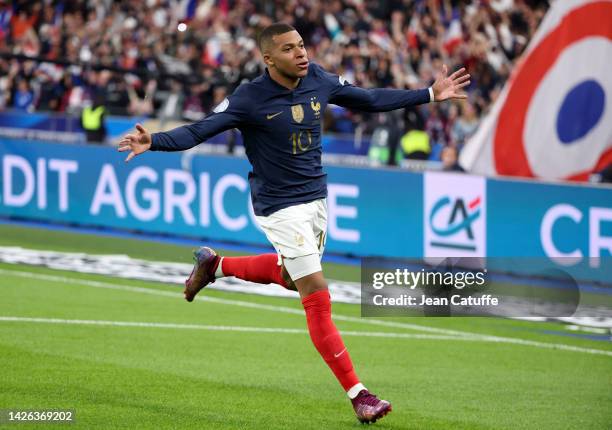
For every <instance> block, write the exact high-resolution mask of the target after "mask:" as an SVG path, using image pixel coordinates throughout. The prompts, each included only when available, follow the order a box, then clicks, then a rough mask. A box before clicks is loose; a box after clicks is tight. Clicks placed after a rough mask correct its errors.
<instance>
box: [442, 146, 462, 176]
mask: <svg viewBox="0 0 612 430" xmlns="http://www.w3.org/2000/svg"><path fill="white" fill-rule="evenodd" d="M441 159H442V170H444V171H446V172H465V170H464V169H463V167H461V166H460V165H459V163H458V162H457V148H456V147H455V146H452V145H450V146H447V147H445V148H444V149H443V150H442V155H441Z"/></svg>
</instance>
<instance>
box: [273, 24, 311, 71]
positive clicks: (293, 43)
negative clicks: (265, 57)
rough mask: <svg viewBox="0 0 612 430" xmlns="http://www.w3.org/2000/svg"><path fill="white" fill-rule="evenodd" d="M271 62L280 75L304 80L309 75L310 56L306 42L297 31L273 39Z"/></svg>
mask: <svg viewBox="0 0 612 430" xmlns="http://www.w3.org/2000/svg"><path fill="white" fill-rule="evenodd" d="M272 40H273V41H274V45H273V46H272V49H270V53H269V57H270V58H269V60H270V62H271V63H272V64H268V65H269V66H272V67H275V68H276V69H277V70H278V71H279V73H281V74H283V75H285V76H287V77H289V78H303V77H304V76H306V74H307V73H308V55H307V54H306V48H305V47H304V41H303V40H302V37H301V36H300V33H298V32H297V31H289V32H287V33H283V34H277V35H276V36H274V37H273V38H272Z"/></svg>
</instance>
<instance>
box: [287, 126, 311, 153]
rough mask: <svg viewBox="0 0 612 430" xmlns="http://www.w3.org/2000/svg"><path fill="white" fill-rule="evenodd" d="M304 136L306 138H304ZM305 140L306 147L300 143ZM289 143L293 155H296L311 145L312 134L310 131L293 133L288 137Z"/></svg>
mask: <svg viewBox="0 0 612 430" xmlns="http://www.w3.org/2000/svg"><path fill="white" fill-rule="evenodd" d="M304 135H306V136H304ZM303 140H305V141H306V142H308V144H307V145H304V144H303V143H302V141H303ZM289 141H290V142H291V144H292V145H293V154H294V155H295V154H297V153H298V151H299V152H305V151H306V150H307V149H308V148H310V145H312V133H310V130H302V131H300V132H293V133H291V136H290V137H289Z"/></svg>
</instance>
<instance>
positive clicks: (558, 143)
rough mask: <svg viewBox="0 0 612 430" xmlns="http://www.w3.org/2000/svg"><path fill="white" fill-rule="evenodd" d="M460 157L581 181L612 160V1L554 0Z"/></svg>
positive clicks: (488, 170)
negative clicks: (489, 110)
mask: <svg viewBox="0 0 612 430" xmlns="http://www.w3.org/2000/svg"><path fill="white" fill-rule="evenodd" d="M459 162H460V164H461V165H462V166H463V167H464V168H465V169H466V170H467V171H469V172H472V173H478V174H484V175H507V176H523V177H535V178H542V179H568V180H578V181H581V180H582V181H584V180H587V179H588V176H589V174H590V173H591V172H594V171H598V170H601V169H602V168H604V167H605V166H607V165H608V164H610V163H612V0H603V1H602V0H598V1H588V0H556V1H555V2H554V3H553V4H552V6H551V8H550V10H549V11H548V13H547V15H546V16H545V17H544V19H543V20H542V23H541V25H540V28H539V29H538V31H537V32H536V34H535V35H534V37H533V39H532V40H531V42H530V44H529V46H528V47H527V50H526V52H525V53H524V54H523V57H522V59H521V61H520V63H519V64H518V65H517V67H516V69H515V70H514V71H513V73H512V76H511V78H510V79H509V81H508V83H507V84H506V86H505V87H504V89H503V91H502V92H501V94H500V96H499V98H498V99H497V101H496V102H495V104H494V106H493V107H492V109H491V112H490V113H489V114H488V115H487V117H486V118H485V119H484V120H483V122H482V124H481V126H480V128H479V129H478V131H477V133H476V134H475V135H474V136H473V137H472V139H470V141H469V142H468V143H467V145H466V146H465V148H464V149H463V151H462V152H461V156H460V159H459Z"/></svg>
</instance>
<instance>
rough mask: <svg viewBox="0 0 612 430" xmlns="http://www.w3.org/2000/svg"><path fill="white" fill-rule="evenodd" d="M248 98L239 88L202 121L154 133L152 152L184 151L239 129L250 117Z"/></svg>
mask: <svg viewBox="0 0 612 430" xmlns="http://www.w3.org/2000/svg"><path fill="white" fill-rule="evenodd" d="M248 113H249V110H248V98H247V97H246V95H245V91H243V90H241V88H240V87H239V88H238V89H237V90H236V91H235V92H234V93H233V94H232V95H230V96H229V97H227V98H225V99H224V100H223V101H222V102H221V103H219V104H218V105H217V106H216V107H215V108H214V110H213V112H212V113H211V114H210V115H208V116H207V117H206V118H204V119H203V120H201V121H198V122H195V123H193V124H189V125H184V126H181V127H177V128H175V129H172V130H170V131H165V132H161V133H153V135H152V136H151V139H152V144H151V151H183V150H186V149H189V148H193V147H194V146H196V145H199V144H200V143H202V142H204V141H206V140H207V139H209V138H211V137H213V136H214V135H216V134H219V133H221V132H223V131H225V130H230V129H232V128H236V127H239V126H240V124H242V123H244V122H245V121H246V118H247V117H248Z"/></svg>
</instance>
